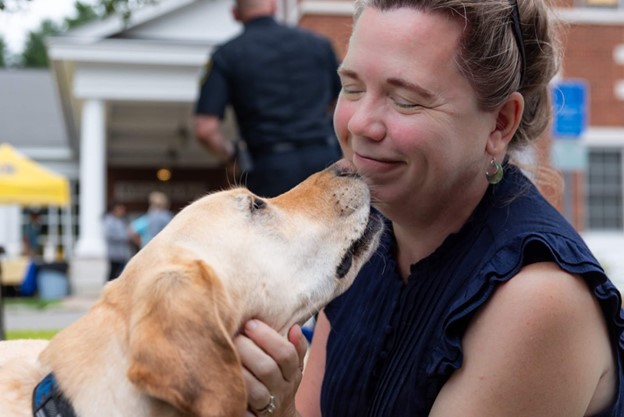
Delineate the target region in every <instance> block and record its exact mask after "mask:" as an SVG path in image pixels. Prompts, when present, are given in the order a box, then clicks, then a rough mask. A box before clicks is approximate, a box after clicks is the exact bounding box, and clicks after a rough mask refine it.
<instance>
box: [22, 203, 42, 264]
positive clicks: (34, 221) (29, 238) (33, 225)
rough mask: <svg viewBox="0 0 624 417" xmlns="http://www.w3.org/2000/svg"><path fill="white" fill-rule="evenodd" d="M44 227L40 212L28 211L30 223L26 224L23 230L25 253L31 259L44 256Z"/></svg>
mask: <svg viewBox="0 0 624 417" xmlns="http://www.w3.org/2000/svg"><path fill="white" fill-rule="evenodd" d="M42 231H43V225H42V223H41V213H40V212H39V211H38V210H29V211H28V222H27V223H26V224H24V227H23V230H22V244H23V253H24V255H26V256H29V257H31V258H36V257H39V256H41V254H42V246H41V234H42Z"/></svg>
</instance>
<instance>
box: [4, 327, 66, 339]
mask: <svg viewBox="0 0 624 417" xmlns="http://www.w3.org/2000/svg"><path fill="white" fill-rule="evenodd" d="M59 331H60V329H59V330H6V331H5V333H6V334H5V336H6V340H16V339H48V340H49V339H52V337H54V335H55V334H57V333H58V332H59Z"/></svg>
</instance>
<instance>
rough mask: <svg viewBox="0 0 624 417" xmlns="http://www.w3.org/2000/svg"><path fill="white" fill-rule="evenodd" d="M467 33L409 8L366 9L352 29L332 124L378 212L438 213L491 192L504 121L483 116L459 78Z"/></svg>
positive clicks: (453, 23) (443, 19)
mask: <svg viewBox="0 0 624 417" xmlns="http://www.w3.org/2000/svg"><path fill="white" fill-rule="evenodd" d="M461 30H462V26H461V21H459V20H449V19H448V18H446V17H444V16H443V15H441V14H433V13H422V12H419V11H415V10H412V9H407V8H403V9H398V10H392V11H385V12H381V11H379V10H376V9H372V8H367V9H366V10H364V12H363V14H362V15H361V16H360V18H359V20H358V22H357V24H356V26H355V28H354V32H353V35H352V38H351V41H350V43H349V50H348V53H347V55H346V57H345V59H344V61H343V64H342V66H341V68H340V70H339V73H340V77H341V79H342V92H341V93H340V97H339V99H338V103H337V107H336V111H335V114H334V124H335V129H336V133H337V135H338V138H339V141H340V145H341V147H342V150H343V153H344V156H345V158H347V159H349V160H351V161H352V162H353V163H354V165H355V166H356V167H357V169H358V172H359V173H360V174H361V175H363V176H364V177H365V178H366V179H367V181H368V183H369V185H370V186H371V191H372V193H373V195H374V197H375V198H376V200H377V201H379V203H380V204H379V206H380V208H382V207H383V205H397V204H400V205H403V206H405V205H409V206H410V207H413V208H417V207H421V208H423V209H427V208H428V209H429V210H437V208H436V207H437V206H440V205H443V204H448V202H449V201H450V198H449V197H454V201H459V200H461V197H462V196H465V195H466V194H464V193H483V191H484V190H485V187H486V186H487V182H486V179H485V175H484V173H485V171H486V169H487V166H488V164H489V162H490V159H491V157H489V156H488V154H487V153H486V145H487V142H488V139H489V137H490V134H491V132H492V131H494V130H495V128H496V115H495V114H494V113H486V112H483V111H481V110H479V108H478V106H477V98H476V95H475V92H474V91H473V89H472V87H471V86H470V84H469V83H468V81H467V80H466V79H465V78H464V77H463V76H462V75H461V74H460V72H459V70H458V66H457V64H456V62H455V58H456V56H457V45H458V40H459V37H460V35H461ZM474 195H477V194H474ZM479 195H480V194H479ZM382 211H383V209H382Z"/></svg>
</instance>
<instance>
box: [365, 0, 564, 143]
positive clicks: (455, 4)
mask: <svg viewBox="0 0 624 417" xmlns="http://www.w3.org/2000/svg"><path fill="white" fill-rule="evenodd" d="M513 1H514V0H356V3H355V14H354V20H355V23H357V19H358V17H359V16H360V15H361V14H362V11H363V10H364V9H365V8H367V7H371V8H375V9H378V10H381V11H386V10H393V9H398V8H403V7H406V8H411V9H415V10H420V11H423V12H435V13H442V14H444V15H446V16H448V17H449V18H452V19H461V20H463V22H464V32H463V36H462V38H461V40H460V45H459V54H458V55H457V57H456V61H457V65H458V67H459V70H460V71H461V73H462V74H463V75H464V77H466V79H467V80H468V81H469V82H470V83H471V85H472V87H473V88H474V90H475V91H476V94H477V97H478V100H479V106H480V107H481V109H482V110H484V111H492V110H495V109H496V108H497V107H498V106H500V105H501V104H502V103H503V102H504V101H505V100H506V99H507V98H508V97H509V95H510V94H511V93H513V92H514V91H519V92H520V93H521V94H522V95H523V97H524V102H525V108H524V114H523V116H522V121H521V123H520V126H519V127H518V130H517V131H516V133H515V135H514V137H513V139H512V141H511V142H510V145H509V147H510V149H518V148H520V147H522V145H525V144H526V143H528V142H529V141H531V140H533V139H536V138H537V137H538V136H539V135H540V134H541V133H542V132H544V130H545V129H546V128H547V127H548V125H549V122H550V118H551V113H552V109H551V104H550V90H549V87H548V83H549V82H550V80H551V79H552V78H553V77H554V76H555V74H556V73H557V71H558V68H559V63H560V52H559V51H560V49H559V40H558V38H557V36H556V34H555V28H554V27H553V24H552V22H551V21H550V14H549V10H550V6H548V5H547V4H546V3H545V1H546V0H518V6H519V16H520V22H521V23H520V27H521V32H522V38H523V45H524V50H525V55H526V66H524V65H523V63H522V57H521V54H520V50H519V48H518V44H517V42H516V39H515V37H514V31H513V21H512V12H513V3H512V2H513ZM522 71H524V76H523V77H522V84H521V73H522Z"/></svg>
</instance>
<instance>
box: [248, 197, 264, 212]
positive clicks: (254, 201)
mask: <svg viewBox="0 0 624 417" xmlns="http://www.w3.org/2000/svg"><path fill="white" fill-rule="evenodd" d="M266 206H267V203H266V201H264V200H263V199H261V198H258V197H255V196H252V197H251V199H250V202H249V210H250V211H251V212H252V213H253V212H255V211H258V210H262V209H265V208H266Z"/></svg>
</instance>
